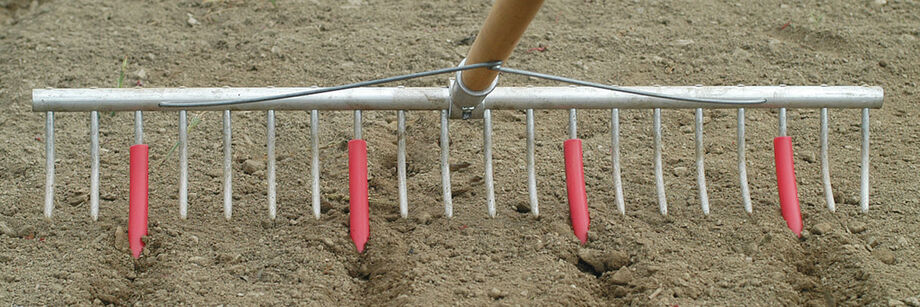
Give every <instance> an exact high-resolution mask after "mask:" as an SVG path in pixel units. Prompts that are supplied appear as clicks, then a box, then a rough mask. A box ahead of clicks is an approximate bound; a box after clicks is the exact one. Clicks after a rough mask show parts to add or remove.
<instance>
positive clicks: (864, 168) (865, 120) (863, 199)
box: [859, 108, 869, 213]
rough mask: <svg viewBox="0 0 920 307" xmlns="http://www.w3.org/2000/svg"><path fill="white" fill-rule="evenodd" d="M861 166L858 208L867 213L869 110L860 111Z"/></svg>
mask: <svg viewBox="0 0 920 307" xmlns="http://www.w3.org/2000/svg"><path fill="white" fill-rule="evenodd" d="M861 156H862V159H861V160H862V165H861V167H860V171H859V208H860V209H861V210H862V212H863V213H865V212H869V109H868V108H866V109H863V110H862V150H861Z"/></svg>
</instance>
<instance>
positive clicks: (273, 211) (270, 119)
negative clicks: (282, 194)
mask: <svg viewBox="0 0 920 307" xmlns="http://www.w3.org/2000/svg"><path fill="white" fill-rule="evenodd" d="M266 117H267V118H266V121H265V128H266V130H267V131H266V133H265V134H266V138H267V139H268V141H267V144H266V147H267V154H268V163H267V164H266V166H267V167H268V170H267V172H268V218H270V219H272V220H274V219H275V217H276V216H277V214H278V204H277V194H276V191H275V111H274V110H268V112H267V114H266Z"/></svg>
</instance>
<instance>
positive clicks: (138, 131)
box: [134, 111, 144, 144]
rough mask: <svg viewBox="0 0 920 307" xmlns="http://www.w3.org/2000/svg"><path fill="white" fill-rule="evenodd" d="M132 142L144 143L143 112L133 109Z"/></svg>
mask: <svg viewBox="0 0 920 307" xmlns="http://www.w3.org/2000/svg"><path fill="white" fill-rule="evenodd" d="M134 144H144V113H143V112H141V111H134Z"/></svg>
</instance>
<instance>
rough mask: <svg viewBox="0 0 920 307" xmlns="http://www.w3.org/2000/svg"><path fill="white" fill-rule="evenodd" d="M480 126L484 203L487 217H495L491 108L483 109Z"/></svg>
mask: <svg viewBox="0 0 920 307" xmlns="http://www.w3.org/2000/svg"><path fill="white" fill-rule="evenodd" d="M482 126H483V127H482V140H483V156H484V159H485V163H484V164H485V178H484V179H485V184H486V204H487V206H488V209H489V217H495V183H494V180H493V177H492V110H489V109H486V110H485V111H483V113H482Z"/></svg>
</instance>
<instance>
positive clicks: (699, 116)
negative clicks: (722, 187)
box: [696, 108, 709, 215]
mask: <svg viewBox="0 0 920 307" xmlns="http://www.w3.org/2000/svg"><path fill="white" fill-rule="evenodd" d="M696 182H697V184H698V185H699V189H700V207H701V208H702V209H703V214H705V215H709V194H708V193H707V192H706V169H705V167H704V166H703V109H701V108H697V109H696Z"/></svg>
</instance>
